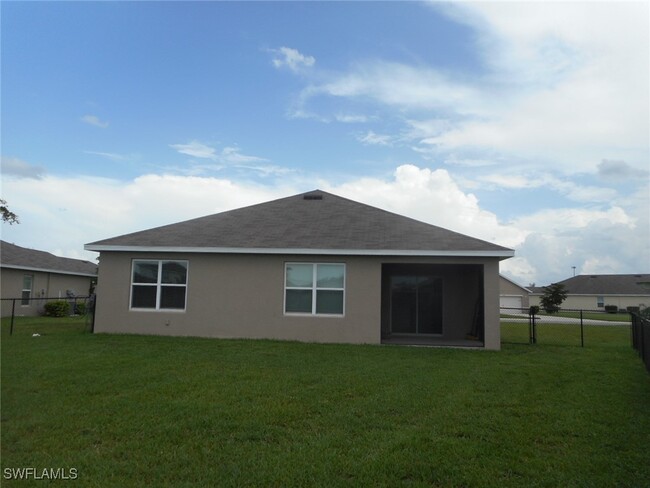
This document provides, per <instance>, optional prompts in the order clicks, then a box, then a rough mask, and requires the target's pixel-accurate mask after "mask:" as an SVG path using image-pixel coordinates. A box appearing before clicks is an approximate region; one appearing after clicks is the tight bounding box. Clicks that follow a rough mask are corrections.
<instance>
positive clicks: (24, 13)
mask: <svg viewBox="0 0 650 488" xmlns="http://www.w3.org/2000/svg"><path fill="white" fill-rule="evenodd" d="M1 9H2V12H1V13H2V86H1V90H2V93H1V95H2V148H1V150H2V198H4V199H6V200H8V202H9V204H10V207H11V208H12V210H13V211H15V212H16V213H17V214H18V215H19V216H20V218H21V224H19V225H14V226H8V225H6V224H3V226H2V235H3V239H5V240H9V241H12V242H15V243H16V244H18V245H23V246H27V247H34V248H39V249H44V250H48V251H51V252H56V253H59V254H62V255H66V256H71V257H86V258H87V257H93V256H94V254H92V253H87V252H85V251H83V244H84V243H87V242H90V241H93V240H97V239H101V238H105V237H110V236H114V235H118V234H122V233H126V232H131V231H135V230H140V229H144V228H149V227H153V226H155V225H162V224H165V223H171V222H175V221H179V220H184V219H187V218H192V217H196V216H200V215H205V214H210V213H214V212H217V211H222V210H227V209H230V208H235V207H238V206H242V205H246V204H252V203H257V202H260V201H265V200H268V199H271V198H276V197H281V196H286V195H290V194H293V193H297V192H300V191H306V190H309V189H313V188H316V187H320V188H322V189H325V190H328V191H332V192H334V193H338V194H340V195H343V196H346V197H349V198H352V199H355V200H358V201H362V202H365V203H368V204H371V205H376V206H379V207H382V208H386V209H388V210H392V211H395V212H398V213H402V214H405V215H409V216H411V217H414V218H418V219H420V220H424V221H427V222H430V223H433V224H436V225H441V226H443V227H447V228H450V229H453V230H456V231H459V232H463V233H466V234H469V235H473V236H476V237H479V238H483V239H486V240H490V241H493V242H497V243H499V244H503V245H506V246H509V247H513V248H515V250H516V251H517V257H516V258H514V259H511V260H508V261H505V262H504V263H502V270H503V272H504V273H505V274H507V275H508V276H510V277H511V278H514V279H515V280H516V281H519V282H520V283H522V284H528V283H531V282H537V283H538V284H547V283H549V282H551V281H557V280H560V279H564V278H566V277H568V276H570V275H571V274H572V268H571V267H572V266H576V268H577V272H579V273H631V272H648V271H650V250H649V247H648V246H649V244H648V242H650V232H649V230H648V228H649V226H650V222H649V221H650V216H649V212H650V211H649V210H648V209H649V208H650V183H649V178H650V176H649V173H648V170H649V165H650V162H649V146H650V144H649V141H648V139H649V133H650V125H649V118H650V116H649V110H650V109H649V106H650V99H649V95H648V91H649V88H648V86H650V79H649V74H648V73H649V66H648V64H649V63H648V59H650V53H649V49H650V48H649V46H650V39H649V27H648V25H649V20H648V19H649V11H648V4H647V3H646V2H636V3H634V2H611V3H605V2H577V3H575V2H572V3H564V2H526V3H519V2H499V3H490V2H481V3H463V2H457V3H452V4H450V3H439V2H331V3H321V2H318V3H316V2H182V3H181V2H89V3H83V2H65V3H64V2H52V3H41V2H39V3H30V2H2V4H1ZM62 229H65V230H64V231H62Z"/></svg>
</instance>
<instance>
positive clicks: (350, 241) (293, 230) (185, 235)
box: [86, 190, 514, 257]
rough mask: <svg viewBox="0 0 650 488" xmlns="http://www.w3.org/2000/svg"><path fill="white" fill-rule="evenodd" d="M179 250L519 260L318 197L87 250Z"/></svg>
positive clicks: (411, 221)
mask: <svg viewBox="0 0 650 488" xmlns="http://www.w3.org/2000/svg"><path fill="white" fill-rule="evenodd" d="M179 248H182V249H184V250H186V251H194V252H260V253H263V252H273V251H274V250H275V251H278V252H279V251H283V252H286V251H288V250H290V251H297V250H299V251H302V252H305V253H309V252H313V253H316V252H317V251H318V252H321V251H330V252H332V253H337V252H338V253H343V252H344V251H350V250H354V251H358V252H359V253H360V254H366V253H367V254H382V253H388V254H390V252H391V251H393V252H394V251H412V252H413V253H414V254H434V253H439V254H440V255H444V254H455V255H486V256H487V255H490V256H498V257H510V256H512V255H513V254H514V251H512V250H511V249H508V248H505V247H501V246H498V245H496V244H491V243H489V242H486V241H482V240H479V239H475V238H472V237H468V236H466V235H463V234H459V233H456V232H452V231H449V230H446V229H443V228H441V227H436V226H433V225H430V224H426V223H424V222H420V221H417V220H414V219H411V218H408V217H404V216H401V215H397V214H394V213H391V212H387V211H385V210H381V209H378V208H375V207H371V206H369V205H365V204H362V203H358V202H354V201H352V200H348V199H346V198H342V197H339V196H336V195H333V194H331V193H327V192H324V191H320V190H315V191H312V192H308V193H302V194H299V195H294V196H291V197H287V198H281V199H279V200H274V201H271V202H267V203H261V204H258V205H252V206H249V207H244V208H240V209H236V210H231V211H228V212H223V213H218V214H214V215H209V216H207V217H201V218H197V219H193V220H188V221H185V222H180V223H176V224H171V225H166V226H162V227H157V228H154V229H149V230H144V231H141V232H135V233H132V234H127V235H123V236H119V237H113V238H110V239H105V240H101V241H97V242H93V243H90V244H87V245H86V249H88V250H92V251H106V250H134V251H138V250H179Z"/></svg>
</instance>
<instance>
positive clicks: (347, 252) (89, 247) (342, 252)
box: [84, 244, 515, 258]
mask: <svg viewBox="0 0 650 488" xmlns="http://www.w3.org/2000/svg"><path fill="white" fill-rule="evenodd" d="M84 249H85V250H86V251H97V252H100V251H114V252H174V253H202V254H302V255H328V256H441V257H442V256H449V257H454V256H457V257H494V258H510V257H513V256H514V255H515V252H514V251H511V250H503V251H436V250H408V249H276V248H243V247H173V246H115V245H101V244H99V245H95V244H86V245H85V246H84Z"/></svg>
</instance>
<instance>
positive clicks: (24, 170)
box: [1, 156, 45, 179]
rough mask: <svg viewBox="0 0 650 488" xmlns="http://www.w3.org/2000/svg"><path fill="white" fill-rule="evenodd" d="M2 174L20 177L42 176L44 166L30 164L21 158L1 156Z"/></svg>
mask: <svg viewBox="0 0 650 488" xmlns="http://www.w3.org/2000/svg"><path fill="white" fill-rule="evenodd" d="M1 161H2V162H1V167H2V174H5V175H13V176H18V177H21V178H35V179H39V178H42V177H43V175H44V174H45V168H43V167H42V166H39V165H36V164H30V163H28V162H26V161H23V160H22V159H18V158H12V157H8V156H2V159H1Z"/></svg>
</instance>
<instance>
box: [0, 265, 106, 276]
mask: <svg viewBox="0 0 650 488" xmlns="http://www.w3.org/2000/svg"><path fill="white" fill-rule="evenodd" d="M0 267H1V268H8V269H20V270H22V271H37V272H39V273H55V274H64V275H73V276H88V277H90V278H96V277H97V275H96V274H90V273H77V272H75V271H61V270H58V269H46V268H33V267H30V266H20V265H18V264H4V263H3V264H0Z"/></svg>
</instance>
